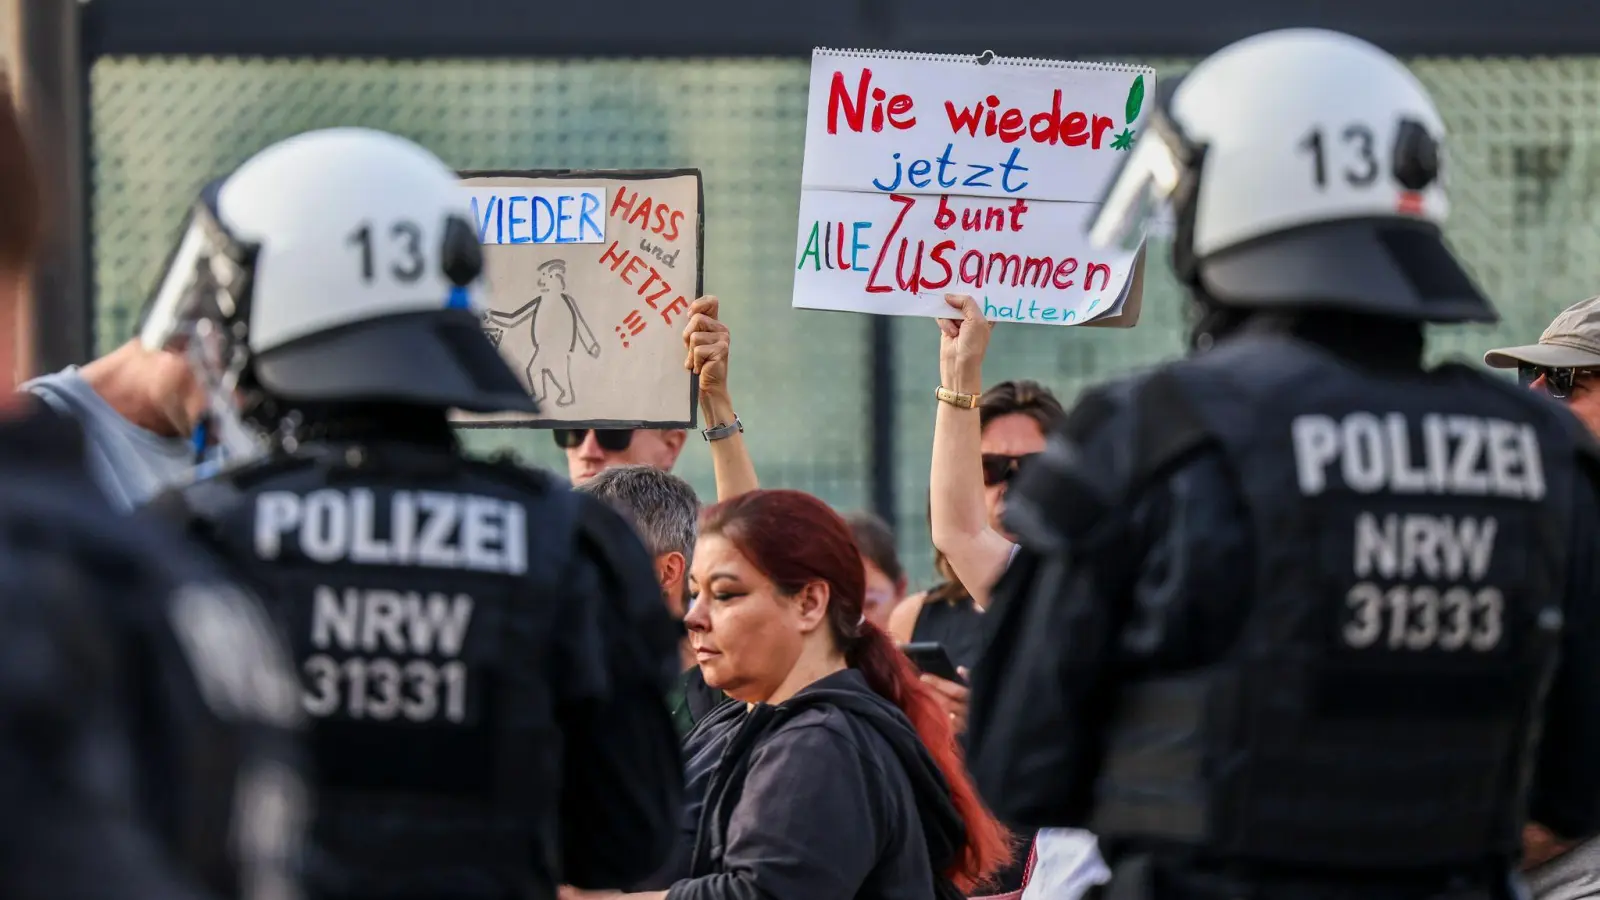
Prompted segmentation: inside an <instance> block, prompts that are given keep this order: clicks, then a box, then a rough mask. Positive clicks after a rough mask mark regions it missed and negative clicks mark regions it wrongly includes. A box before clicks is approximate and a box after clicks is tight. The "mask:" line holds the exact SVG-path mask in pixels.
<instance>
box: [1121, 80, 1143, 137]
mask: <svg viewBox="0 0 1600 900" xmlns="http://www.w3.org/2000/svg"><path fill="white" fill-rule="evenodd" d="M1143 107H1144V76H1143V75H1139V76H1136V77H1135V78H1134V79H1133V87H1130V88H1128V107H1127V109H1125V110H1123V112H1126V113H1127V114H1128V115H1127V118H1126V119H1124V120H1123V121H1125V122H1127V123H1128V124H1129V125H1132V124H1133V120H1134V119H1137V118H1139V110H1140V109H1142V108H1143Z"/></svg>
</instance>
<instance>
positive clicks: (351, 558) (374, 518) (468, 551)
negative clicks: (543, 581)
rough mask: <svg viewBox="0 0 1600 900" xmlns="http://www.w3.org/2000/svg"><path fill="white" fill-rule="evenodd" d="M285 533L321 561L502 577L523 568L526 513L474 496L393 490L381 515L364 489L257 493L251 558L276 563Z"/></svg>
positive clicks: (513, 505)
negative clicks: (383, 523)
mask: <svg viewBox="0 0 1600 900" xmlns="http://www.w3.org/2000/svg"><path fill="white" fill-rule="evenodd" d="M380 512H383V513H386V515H384V516H380ZM380 518H381V519H386V520H387V526H388V527H387V528H380V527H379V522H380ZM380 532H381V533H380ZM286 536H287V539H288V541H289V542H290V543H292V544H294V545H296V546H298V547H299V550H300V552H301V553H303V554H305V556H306V557H307V558H308V559H311V560H313V561H315V562H320V563H335V562H351V563H355V564H357V565H393V566H424V567H430V568H439V569H466V570H471V571H476V572H499V573H503V574H507V575H521V574H523V573H525V572H527V570H528V543H527V512H526V510H525V509H524V508H523V507H522V505H521V504H519V503H515V502H512V501H508V500H500V499H496V498H493V497H482V496H478V495H475V494H454V493H447V492H442V491H406V490H401V491H395V492H393V493H392V494H390V495H389V500H388V509H387V510H381V511H380V510H379V509H378V506H377V497H376V495H375V493H374V492H373V491H372V490H371V489H369V488H351V489H349V490H339V489H335V488H321V489H318V490H314V491H311V492H309V493H307V494H304V495H301V494H298V493H294V492H292V491H267V492H265V493H263V494H261V495H260V496H258V497H257V498H256V508H255V551H256V555H257V556H258V557H260V558H261V559H264V560H272V559H277V558H278V557H279V555H280V554H281V553H282V552H283V546H284V543H285V538H286Z"/></svg>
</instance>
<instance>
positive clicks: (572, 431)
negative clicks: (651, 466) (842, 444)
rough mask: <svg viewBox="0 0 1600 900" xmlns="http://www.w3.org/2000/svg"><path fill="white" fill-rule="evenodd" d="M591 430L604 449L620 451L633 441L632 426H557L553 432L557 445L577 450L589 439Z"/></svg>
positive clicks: (564, 448)
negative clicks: (592, 427)
mask: <svg viewBox="0 0 1600 900" xmlns="http://www.w3.org/2000/svg"><path fill="white" fill-rule="evenodd" d="M591 430H593V431H594V439H595V441H596V442H597V443H598V444H599V445H600V449H602V450H609V451H610V452H612V453H620V452H622V451H623V450H626V449H628V445H629V444H631V443H633V429H632V428H595V429H588V428H557V429H555V430H553V431H552V432H551V434H553V435H555V439H556V446H557V447H560V448H561V449H563V450H576V449H577V448H578V447H581V446H582V445H583V442H584V441H585V440H586V439H588V437H589V432H590V431H591Z"/></svg>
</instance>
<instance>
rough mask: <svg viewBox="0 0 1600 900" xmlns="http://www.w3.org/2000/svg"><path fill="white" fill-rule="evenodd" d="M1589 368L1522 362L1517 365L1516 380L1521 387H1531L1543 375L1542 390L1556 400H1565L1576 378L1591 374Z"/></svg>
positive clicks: (1569, 395) (1574, 384)
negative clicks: (1520, 383)
mask: <svg viewBox="0 0 1600 900" xmlns="http://www.w3.org/2000/svg"><path fill="white" fill-rule="evenodd" d="M1592 371H1593V370H1590V369H1573V368H1553V367H1551V366H1530V365H1527V364H1526V363H1524V364H1523V365H1520V366H1517V380H1518V381H1520V382H1522V386H1523V387H1532V386H1533V383H1534V382H1535V381H1538V380H1539V377H1540V376H1541V375H1542V376H1544V391H1545V393H1547V394H1549V395H1550V396H1552V397H1554V398H1555V399H1557V400H1565V399H1567V398H1568V397H1571V396H1572V389H1573V387H1574V386H1576V385H1577V383H1578V379H1579V378H1580V377H1582V376H1584V375H1589V374H1592Z"/></svg>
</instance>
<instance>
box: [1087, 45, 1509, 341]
mask: <svg viewBox="0 0 1600 900" xmlns="http://www.w3.org/2000/svg"><path fill="white" fill-rule="evenodd" d="M1163 88H1165V90H1164V91H1163V92H1162V97H1161V102H1159V103H1158V104H1157V112H1156V115H1154V116H1153V117H1152V122H1151V124H1150V126H1149V127H1148V128H1147V129H1146V131H1145V134H1143V135H1141V136H1140V139H1139V141H1138V144H1137V145H1136V146H1135V148H1134V150H1133V151H1132V152H1131V153H1130V154H1129V156H1128V159H1127V160H1126V162H1124V164H1123V167H1122V168H1121V170H1120V171H1119V172H1118V173H1117V175H1116V176H1115V177H1114V178H1113V179H1112V181H1111V186H1110V187H1109V189H1108V190H1107V192H1106V196H1105V201H1104V203H1103V205H1102V207H1101V209H1100V211H1099V213H1098V215H1097V216H1096V218H1095V220H1094V221H1093V222H1092V223H1091V224H1090V226H1089V237H1090V240H1091V242H1092V243H1094V244H1096V245H1097V246H1101V247H1119V248H1129V249H1131V248H1133V247H1137V246H1138V243H1139V241H1140V240H1141V239H1142V238H1143V236H1144V234H1145V228H1146V226H1147V224H1148V223H1149V222H1150V220H1151V219H1152V218H1153V217H1155V216H1158V215H1161V214H1162V213H1170V215H1171V216H1172V221H1173V225H1174V231H1173V249H1172V254H1173V268H1174V270H1175V271H1176V273H1177V275H1178V277H1179V279H1180V280H1182V281H1183V282H1185V283H1186V284H1187V285H1188V286H1189V287H1190V289H1191V290H1193V291H1195V292H1196V293H1197V294H1198V295H1199V296H1200V297H1202V298H1204V299H1207V300H1209V301H1211V302H1214V303H1215V304H1217V305H1219V306H1222V307H1226V308H1235V309H1244V310H1252V309H1260V310H1267V309H1308V310H1310V309H1315V310H1342V311H1348V312H1356V313H1366V314H1371V315H1374V316H1383V317H1388V318H1394V319H1403V320H1410V321H1419V322H1493V321H1496V320H1497V319H1498V318H1499V317H1498V315H1497V314H1496V313H1495V311H1494V307H1493V306H1492V305H1491V304H1490V303H1489V301H1488V300H1487V299H1486V298H1485V297H1484V296H1483V294H1482V292H1480V291H1479V290H1478V288H1477V287H1476V286H1475V285H1474V284H1473V282H1472V279H1471V278H1470V277H1469V276H1468V275H1467V273H1466V272H1465V271H1464V270H1463V269H1462V268H1461V264H1460V263H1459V262H1458V261H1457V260H1456V259H1455V257H1454V256H1452V255H1451V253H1450V251H1449V250H1448V249H1447V248H1446V247H1445V245H1444V240H1443V236H1442V233H1441V231H1440V227H1441V226H1442V225H1443V223H1444V220H1445V215H1446V213H1447V211H1448V204H1447V201H1446V198H1445V190H1444V180H1443V174H1444V173H1443V150H1442V145H1443V141H1444V123H1443V121H1442V120H1441V119H1440V117H1439V112H1438V110H1437V109H1435V108H1434V105H1433V101H1432V99H1430V98H1429V96H1428V92H1427V90H1426V89H1424V88H1423V86H1422V84H1421V83H1420V82H1418V81H1417V79H1416V77H1415V76H1413V75H1412V74H1411V73H1410V72H1409V71H1408V70H1407V69H1406V67H1405V66H1404V65H1402V64H1401V63H1400V61H1399V60H1397V59H1395V58H1394V57H1393V56H1390V55H1389V54H1387V53H1385V52H1384V51H1382V50H1380V49H1378V48H1377V47H1374V46H1373V45H1371V44H1369V43H1367V42H1365V41H1362V40H1360V39H1358V38H1354V37H1351V36H1349V35H1346V34H1340V33H1338V32H1334V31H1324V30H1321V29H1309V28H1305V29H1301V28H1297V29H1286V30H1282V31H1271V32H1266V33H1264V34H1259V35H1256V36H1254V37H1250V38H1246V39H1245V40H1242V41H1239V42H1237V43H1234V44H1231V45H1229V46H1228V47H1225V48H1223V49H1222V50H1220V51H1218V52H1217V53H1216V54H1214V55H1212V56H1211V57H1209V58H1207V59H1205V60H1204V61H1202V62H1201V63H1200V64H1199V65H1198V66H1196V67H1195V68H1194V70H1193V71H1191V72H1189V73H1188V74H1187V75H1186V76H1184V77H1183V78H1182V79H1180V80H1179V81H1178V82H1177V83H1176V84H1175V85H1163Z"/></svg>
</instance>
